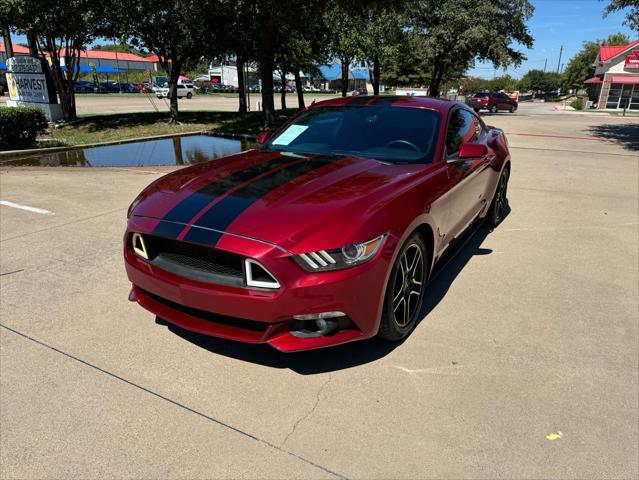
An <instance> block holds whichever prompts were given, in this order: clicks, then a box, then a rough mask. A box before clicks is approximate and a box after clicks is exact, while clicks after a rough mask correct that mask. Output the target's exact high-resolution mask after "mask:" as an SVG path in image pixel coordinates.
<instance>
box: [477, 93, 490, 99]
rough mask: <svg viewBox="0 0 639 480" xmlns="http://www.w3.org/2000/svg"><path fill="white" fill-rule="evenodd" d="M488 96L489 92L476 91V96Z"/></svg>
mask: <svg viewBox="0 0 639 480" xmlns="http://www.w3.org/2000/svg"><path fill="white" fill-rule="evenodd" d="M487 96H488V93H486V92H480V93H476V94H475V98H484V97H487Z"/></svg>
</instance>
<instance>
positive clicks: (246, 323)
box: [138, 287, 270, 333]
mask: <svg viewBox="0 0 639 480" xmlns="http://www.w3.org/2000/svg"><path fill="white" fill-rule="evenodd" d="M138 288H139V287H138ZM140 290H142V289H140ZM142 293H144V295H146V296H148V297H150V298H151V299H152V300H155V301H156V302H158V303H161V304H162V305H164V306H166V307H169V308H171V309H173V310H177V311H178V312H182V313H185V314H187V315H190V316H192V317H196V318H199V319H201V320H206V321H207V322H212V323H217V324H220V325H226V326H229V327H235V328H241V329H244V330H251V331H253V332H262V333H263V332H265V331H266V329H267V328H268V327H269V325H270V324H268V323H264V322H256V321H254V320H246V319H243V318H236V317H228V316H226V315H220V314H217V313H213V312H207V311H206V310H199V309H197V308H192V307H186V306H184V305H181V304H179V303H175V302H173V301H171V300H168V299H166V298H163V297H160V296H159V295H156V294H154V293H151V292H148V291H146V290H142Z"/></svg>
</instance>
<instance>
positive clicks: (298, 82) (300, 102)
mask: <svg viewBox="0 0 639 480" xmlns="http://www.w3.org/2000/svg"><path fill="white" fill-rule="evenodd" d="M295 90H297V108H299V109H300V110H304V108H306V105H304V90H302V77H301V75H300V69H299V68H296V69H295Z"/></svg>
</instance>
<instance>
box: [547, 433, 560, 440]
mask: <svg viewBox="0 0 639 480" xmlns="http://www.w3.org/2000/svg"><path fill="white" fill-rule="evenodd" d="M563 436H564V434H563V433H561V432H557V433H549V434H548V435H546V438H547V439H548V440H550V441H551V442H552V441H553V440H559V439H560V438H561V437H563Z"/></svg>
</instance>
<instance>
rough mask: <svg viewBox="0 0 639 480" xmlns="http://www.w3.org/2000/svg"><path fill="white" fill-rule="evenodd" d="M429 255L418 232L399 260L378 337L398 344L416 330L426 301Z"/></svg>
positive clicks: (398, 256) (405, 247)
mask: <svg viewBox="0 0 639 480" xmlns="http://www.w3.org/2000/svg"><path fill="white" fill-rule="evenodd" d="M428 269H429V265H428V254H427V252H426V247H425V244H424V241H423V240H422V237H421V236H420V235H419V234H418V233H414V234H413V235H411V237H410V238H409V239H408V240H407V241H406V243H405V244H404V246H403V247H402V249H401V251H400V252H399V254H398V255H397V258H396V259H395V264H394V265H393V269H392V271H391V275H390V278H389V281H388V286H387V288H386V297H385V299H384V311H383V313H382V319H381V323H380V326H379V332H378V336H379V337H380V338H383V339H384V340H391V341H396V340H400V339H402V338H404V337H406V336H407V335H408V334H409V333H410V331H411V330H412V329H413V327H414V326H415V324H416V323H417V320H418V319H419V313H420V311H421V307H422V304H423V301H424V291H425V286H426V281H427V279H428V275H427V273H428Z"/></svg>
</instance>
